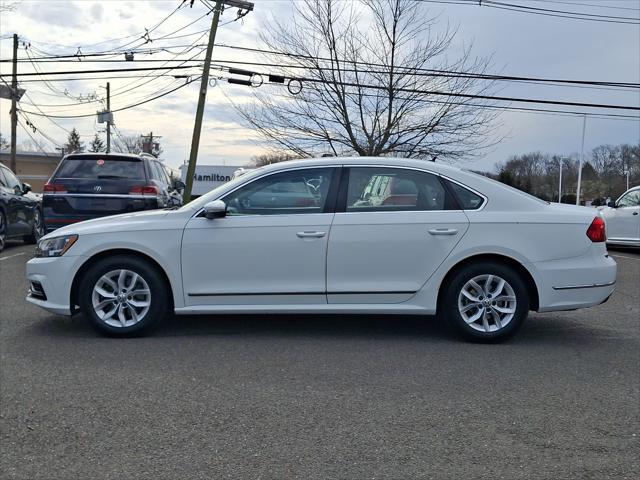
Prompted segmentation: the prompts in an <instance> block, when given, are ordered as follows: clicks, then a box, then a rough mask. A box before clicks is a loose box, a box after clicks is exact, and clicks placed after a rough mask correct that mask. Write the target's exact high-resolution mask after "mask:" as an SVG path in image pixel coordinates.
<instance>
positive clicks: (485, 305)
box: [458, 274, 517, 333]
mask: <svg viewBox="0 0 640 480" xmlns="http://www.w3.org/2000/svg"><path fill="white" fill-rule="evenodd" d="M516 307H517V299H516V294H515V292H514V290H513V287H512V286H511V285H509V283H508V282H507V281H506V280H505V279H503V278H501V277H499V276H497V275H491V274H484V275H478V276H476V277H473V278H472V279H471V280H469V281H467V282H466V283H465V284H464V286H463V287H462V289H461V290H460V294H459V295H458V311H459V312H460V315H461V317H462V319H463V320H464V321H465V323H466V324H467V325H468V326H469V327H471V328H473V329H474V330H477V331H479V332H486V333H491V332H497V331H498V330H502V329H503V328H505V327H506V326H507V325H508V324H509V323H510V322H511V320H513V317H514V315H515V313H516Z"/></svg>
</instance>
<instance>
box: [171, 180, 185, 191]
mask: <svg viewBox="0 0 640 480" xmlns="http://www.w3.org/2000/svg"><path fill="white" fill-rule="evenodd" d="M171 186H172V187H173V189H174V190H178V191H179V192H180V193H182V191H183V190H184V189H185V188H186V185H185V184H184V182H183V181H182V180H174V181H173V184H172V185H171Z"/></svg>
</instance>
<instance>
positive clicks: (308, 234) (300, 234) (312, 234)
mask: <svg viewBox="0 0 640 480" xmlns="http://www.w3.org/2000/svg"><path fill="white" fill-rule="evenodd" d="M296 235H297V236H298V237H300V238H322V237H324V236H325V235H326V233H325V232H298V233H296Z"/></svg>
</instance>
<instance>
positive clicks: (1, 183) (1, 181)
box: [0, 166, 9, 188]
mask: <svg viewBox="0 0 640 480" xmlns="http://www.w3.org/2000/svg"><path fill="white" fill-rule="evenodd" d="M4 169H5V167H4V166H2V167H0V187H2V188H9V186H8V183H7V181H6V179H5V177H4Z"/></svg>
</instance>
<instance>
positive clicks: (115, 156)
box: [64, 152, 145, 160]
mask: <svg viewBox="0 0 640 480" xmlns="http://www.w3.org/2000/svg"><path fill="white" fill-rule="evenodd" d="M76 157H96V158H113V159H118V158H123V157H124V158H135V159H138V160H142V159H143V158H145V157H143V156H142V155H138V154H136V153H104V152H76V153H70V154H68V155H65V156H64V158H65V159H67V158H76Z"/></svg>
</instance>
